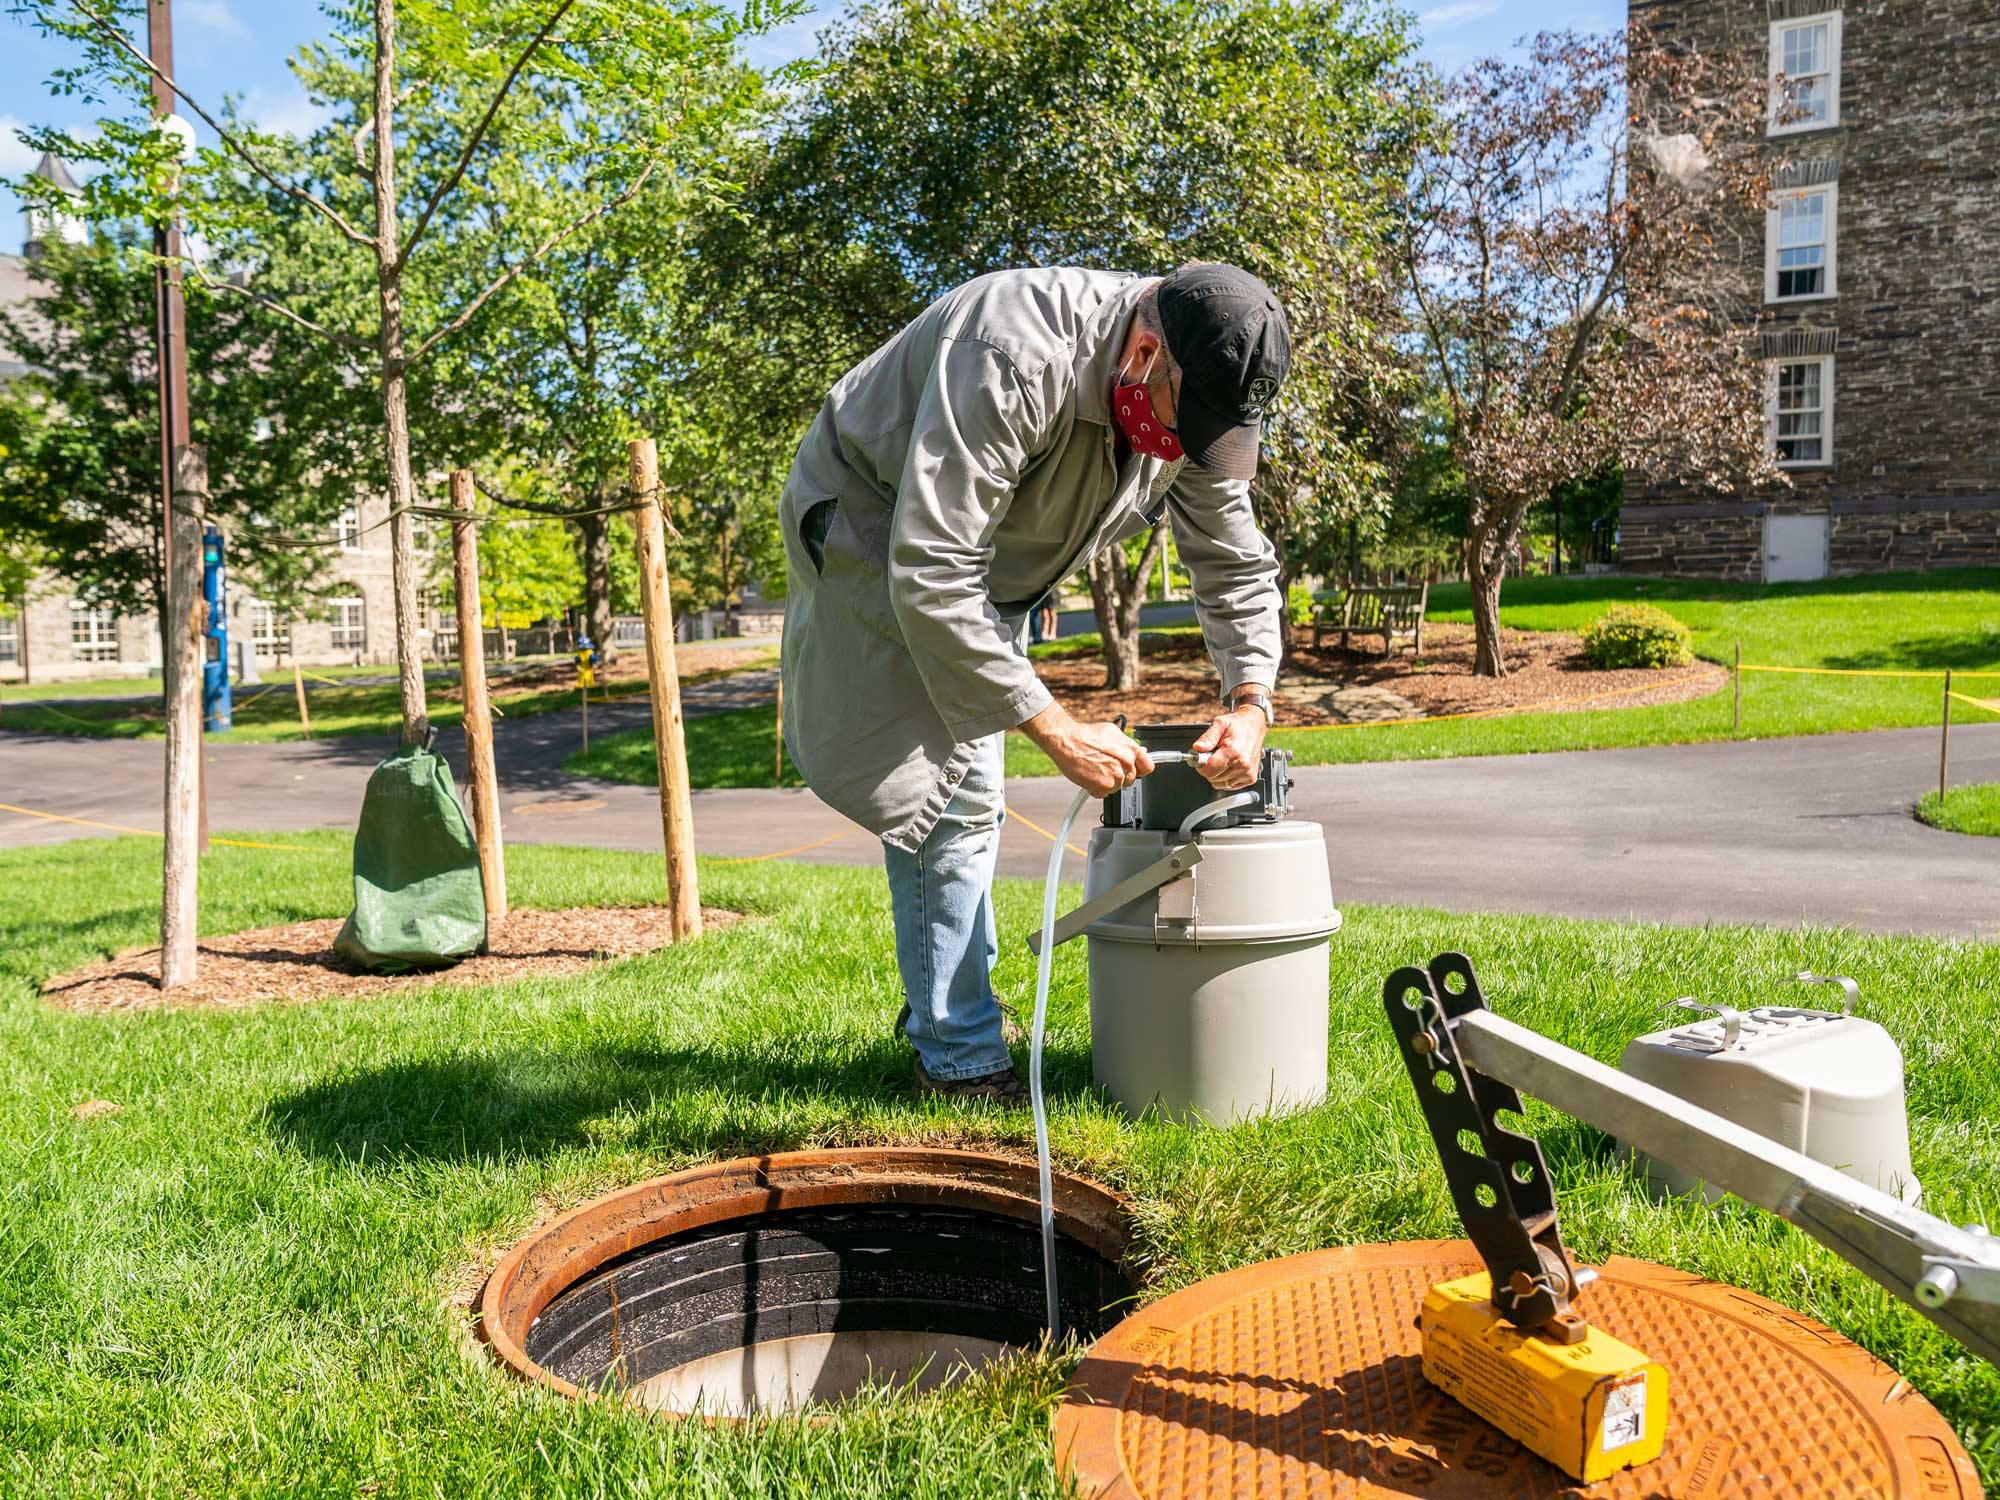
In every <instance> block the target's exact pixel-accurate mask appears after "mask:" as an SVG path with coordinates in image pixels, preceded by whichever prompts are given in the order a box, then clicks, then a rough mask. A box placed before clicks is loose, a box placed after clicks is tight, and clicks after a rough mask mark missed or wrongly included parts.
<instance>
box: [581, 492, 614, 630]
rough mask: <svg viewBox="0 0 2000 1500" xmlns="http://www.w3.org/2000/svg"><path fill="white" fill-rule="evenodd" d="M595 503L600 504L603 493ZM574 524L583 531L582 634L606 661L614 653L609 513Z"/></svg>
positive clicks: (585, 517)
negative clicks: (600, 652)
mask: <svg viewBox="0 0 2000 1500" xmlns="http://www.w3.org/2000/svg"><path fill="white" fill-rule="evenodd" d="M595 503H597V504H599V505H601V504H603V503H604V502H603V499H602V497H599V498H598V500H597V501H596V502H595ZM576 525H577V530H578V531H579V532H581V533H582V535H583V629H584V634H586V635H588V636H589V637H590V643H591V644H592V645H593V646H595V647H597V649H598V650H599V651H602V652H603V653H604V659H605V660H606V661H607V662H608V661H610V660H611V659H612V657H613V655H614V654H615V653H614V652H613V651H612V649H611V517H609V516H582V517H579V518H578V520H577V523H576Z"/></svg>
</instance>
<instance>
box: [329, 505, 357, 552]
mask: <svg viewBox="0 0 2000 1500" xmlns="http://www.w3.org/2000/svg"><path fill="white" fill-rule="evenodd" d="M333 539H334V540H335V541H337V542H339V543H340V550H341V551H343V552H359V551H360V550H361V507H360V506H358V505H343V506H342V507H341V508H340V519H339V520H337V521H335V522H334V523H333Z"/></svg>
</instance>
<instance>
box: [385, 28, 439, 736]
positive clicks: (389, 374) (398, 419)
mask: <svg viewBox="0 0 2000 1500" xmlns="http://www.w3.org/2000/svg"><path fill="white" fill-rule="evenodd" d="M395 108H396V3H395V0H375V281H376V289H377V295H378V297H379V299H380V302H381V312H382V332H381V344H382V418H383V427H384V435H385V440H386V443H387V449H388V452H387V457H388V463H389V559H390V573H391V580H392V584H393V587H394V592H395V599H396V669H397V676H398V678H399V681H400V685H401V687H402V699H403V743H404V744H405V745H420V744H422V743H424V742H425V741H426V740H427V739H428V738H429V737H430V724H431V721H430V711H429V708H428V707H427V706H426V704H425V702H424V663H423V658H422V656H421V655H420V654H419V653H418V649H417V559H416V550H417V539H416V527H415V526H414V525H413V524H412V522H411V520H410V514H409V507H410V506H411V505H413V504H414V503H415V502H416V496H417V486H416V481H415V480H414V478H412V476H411V474H410V413H409V404H408V395H407V390H406V381H407V379H408V371H407V367H406V365H405V362H404V349H403V268H402V266H401V265H400V264H399V263H398V262H399V260H400V254H399V252H398V250H397V248H396V237H397V227H396V145H395V119H394V116H395Z"/></svg>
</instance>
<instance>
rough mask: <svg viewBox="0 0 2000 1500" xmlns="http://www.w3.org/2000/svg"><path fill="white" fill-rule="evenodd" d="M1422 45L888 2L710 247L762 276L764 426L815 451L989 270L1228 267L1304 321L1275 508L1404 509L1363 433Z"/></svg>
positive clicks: (1121, 15)
mask: <svg viewBox="0 0 2000 1500" xmlns="http://www.w3.org/2000/svg"><path fill="white" fill-rule="evenodd" d="M1167 39H1171V40H1170V41H1168V40H1167ZM1163 48H1165V49H1166V50H1164V51H1163V50H1162V49H1163ZM1408 48H1409V37H1408V34H1407V32H1406V31H1405V30H1404V27H1403V24H1402V23H1401V22H1400V21H1398V20H1397V19H1396V18H1395V17H1394V16H1393V14H1392V13H1389V12H1385V11H1378V10H1375V9H1372V8H1367V7H1364V6H1360V5H1349V4H1346V3H1343V0H1248V3H1245V4H1241V5H1230V6H1213V5H1207V4H1203V3H1200V0H988V3H984V4H980V5H975V6H940V5H935V4H931V3H928V0H876V3H872V4H867V5H864V6H862V7H861V8H860V9H858V10H857V11H856V12H854V13H853V14H852V17H851V18H850V19H849V20H847V21H845V22H844V23H842V25H841V26H840V28H839V29H838V30H837V31H836V32H835V33H834V39H833V41H832V44H831V49H830V50H831V58H830V62H831V66H830V68H829V70H828V72H827V73H826V74H825V75H824V77H823V79H822V81H821V83H820V85H819V86H818V87H817V88H816V89H815V90H813V91H812V92H811V93H810V94H808V95H807V96H805V97H804V99H803V100H802V101H801V102H800V104H799V105H798V106H797V107H796V109H795V111H794V112H793V114H792V115H791V117H790V118H789V119H788V121H787V123H786V128H785V130H784V131H783V133H782V134H781V135H780V136H779V137H778V139H777V140H776V141H775V142H774V143H773V145H772V146H771V148H770V156H769V160H768V161H767V162H766V163H765V165H764V166H763V168H762V170H761V172H760V173H759V175H758V177H757V179H756V181H755V183H754V185H753V187H752V189H751V191H750V193H749V195H748V197H747V200H746V202H745V203H744V205H743V216H742V218H741V219H740V220H737V221H734V222H731V223H729V224H727V225H724V226H722V227H721V228H719V229H718V231H717V233H716V235H715V236H714V238H713V239H712V240H711V241H710V250H711V253H706V254H704V255H703V257H702V260H703V263H704V264H705V265H706V266H708V267H709V268H710V269H711V271H712V273H713V274H716V275H718V276H729V277H731V279H732V285H733V287H734V290H735V306H734V308H733V309H732V310H730V311H727V312H724V313H722V314H720V315H719V321H720V322H721V323H723V324H726V325H728V326H731V327H732V328H733V329H734V330H735V332H736V333H737V334H738V335H739V338H740V343H739V349H740V354H739V357H738V360H737V362H736V363H737V367H738V371H739V377H738V378H739V383H740V384H741V385H742V386H743V388H744V391H743V395H742V396H741V398H740V400H741V401H742V403H743V405H742V407H741V408H740V409H742V410H744V411H745V414H746V422H745V424H744V425H746V426H755V425H758V424H759V423H769V424H770V425H771V426H772V427H773V428H775V429H776V430H777V431H779V432H781V433H782V434H783V437H782V439H781V440H777V441H773V442H772V443H771V444H770V446H772V447H775V448H779V449H781V450H783V449H785V448H787V446H788V445H791V444H796V442H797V437H798V433H799V431H800V429H801V428H803V426H804V425H805V423H806V422H807V421H808V420H809V419H810V417H811V414H812V411H813V409H814V407H815V406H817V404H818V403H819V401H820V400H821V399H823V397H824V396H825V393H826V390H827V388H828V385H829V384H830V383H831V382H832V380H833V379H835V378H837V377H838V375H839V374H840V372H841V371H842V370H844V369H845V368H846V367H847V366H849V365H850V364H852V363H854V362H855V361H856V360H858V359H859V358H861V357H862V356H863V355H865V354H866V353H867V352H868V351H869V350H870V349H872V348H873V347H875V346H876V345H877V344H879V343H880V342H882V341H883V340H884V339H886V338H888V337H889V336H890V335H892V334H893V333H894V332H895V331H896V330H897V328H899V327H900V326H901V325H902V324H903V323H904V322H906V321H907V320H908V319H909V318H911V317H912V316H914V315H915V313H916V312H917V311H918V310H919V309H921V308H922V307H923V305H924V304H925V303H927V302H929V301H930V300H932V299H933V298H935V297H936V296H937V295H939V294H940V293H942V292H944V291H945V290H947V289H948V288H950V287H952V286H955V285H957V284H959V283H960V282H963V281H965V280H967V279H969V278H971V277H973V276H977V275H980V274H981V273H983V272H987V271H992V270H996V269H1000V268H1004V267H1010V266H1022V265H1053V264H1080V265H1092V266H1103V267H1110V268H1122V269H1130V270H1139V271H1156V272H1157V271H1166V270H1171V269H1172V268H1173V267H1175V266H1176V265H1179V264H1180V263H1182V262H1184V261H1188V260H1228V261H1234V262H1236V263H1238V264H1241V265H1243V266H1245V267H1247V268H1248V269H1250V270H1252V271H1254V272H1256V273H1257V274H1259V275H1261V276H1263V277H1264V278H1265V279H1266V280H1267V281H1268V282H1270V283H1271V285H1272V286H1273V287H1274V288H1275V289H1276V290H1277V291H1278V292H1279V294H1280V295H1281V296H1282V297H1283V298H1284V299H1285V301H1286V305H1287V307H1288V308H1289V309H1290V310H1291V313H1292V316H1293V318H1294V319H1295V321H1296V324H1297V328H1298V332H1299V335H1300V336H1299V337H1297V338H1295V340H1294V347H1293V370H1292V377H1291V380H1290V381H1289V382H1288V384H1287V385H1286V388H1285V392H1284V394H1283V396H1282V397H1281V398H1280V400H1279V402H1278V403H1277V404H1276V406H1275V407H1274V409H1273V411H1272V414H1271V427H1270V442H1269V445H1268V449H1267V468H1266V471H1265V472H1264V474H1263V475H1262V476H1261V477H1260V481H1259V485H1258V489H1257V503H1258V506H1259V510H1260V514H1266V515H1269V514H1272V513H1275V512H1278V511H1290V510H1292V509H1294V508H1299V509H1302V510H1303V511H1305V512H1306V513H1308V514H1309V515H1311V516H1314V517H1320V515H1321V513H1324V516H1325V517H1331V516H1333V515H1338V514H1342V513H1344V511H1345V509H1346V508H1348V507H1352V506H1355V505H1366V504H1376V503H1379V502H1380V499H1381V496H1382V493H1383V491H1384V489H1385V486H1384V485H1382V484H1381V483H1379V475H1380V465H1379V463H1378V461H1377V459H1376V457H1375V455H1374V453H1373V452H1372V450H1371V449H1370V448H1369V447H1368V445H1367V444H1366V443H1364V442H1362V441H1361V440H1360V435H1361V434H1362V433H1364V432H1365V430H1366V429H1367V427H1368V417H1369V414H1370V413H1371V412H1372V411H1373V409H1374V408H1375V406H1377V405H1378V404H1380V403H1379V401H1378V399H1377V398H1378V396H1379V391H1380V388H1381V386H1382V384H1383V382H1384V379H1385V376H1384V373H1383V372H1384V371H1385V370H1386V369H1387V368H1389V367H1391V366H1393V365H1394V363H1395V354H1394V349H1393V344H1392V334H1393V328H1392V327H1391V326H1390V324H1389V322H1388V320H1387V319H1385V318H1383V317H1381V316H1379V315H1378V313H1377V312H1376V310H1375V309H1377V308H1379V307H1383V306H1387V305H1389V300H1390V299H1389V298H1388V296H1387V295H1386V293H1387V290H1388V289H1389V288H1390V287H1392V285H1393V274H1392V273H1393V270H1394V263H1393V260H1392V259H1391V258H1390V257H1389V255H1388V251H1387V244H1388V239H1387V236H1388V231H1389V230H1390V228H1391V227H1392V224H1393V213H1392V203H1393V191H1394V190H1395V189H1396V188H1398V187H1400V184H1401V182H1402V179H1403V175H1404V171H1405V167H1406V164H1407V160H1408V151H1409V147H1410V144H1411V142H1412V140H1413V138H1414V134H1415V129H1416V123H1417V122H1416V120H1415V117H1414V113H1413V111H1412V108H1411V106H1410V104H1409V102H1408V99H1409V94H1408V91H1406V90H1401V89H1398V88H1396V87H1394V86H1393V83H1394V79H1395V74H1396V70H1397V69H1398V67H1399V66H1400V65H1401V64H1402V62H1403V60H1404V58H1405V56H1406V54H1407V51H1408ZM745 252H747V253H745ZM732 268H737V269H734V271H733V273H732ZM746 367H747V368H746ZM785 456H786V457H787V458H788V457H789V452H788V451H787V452H786V454H785ZM777 472H778V474H779V475H780V476H782V473H783V470H782V468H780V469H779V470H778V471H777ZM1325 524H1327V522H1326V520H1325V519H1323V518H1321V519H1317V522H1316V524H1315V526H1314V530H1315V531H1318V530H1321V529H1323V528H1324V525H1325ZM1116 566H1117V565H1116V563H1115V562H1111V561H1107V562H1105V563H1104V564H1103V565H1102V568H1101V570H1100V572H1101V586H1098V585H1094V587H1095V588H1096V591H1097V592H1098V594H1099V596H1100V597H1099V600H1098V602H1099V606H1100V608H1099V625H1100V628H1101V629H1102V631H1103V633H1104V639H1105V643H1106V644H1105V658H1106V668H1107V674H1108V676H1109V678H1110V680H1111V681H1112V683H1113V684H1114V685H1121V686H1122V685H1125V684H1126V683H1128V682H1133V681H1136V680H1137V678H1138V672H1139V659H1138V652H1137V637H1136V632H1135V630H1134V629H1132V628H1130V627H1128V625H1127V621H1128V620H1136V614H1135V613H1134V612H1133V611H1132V610H1131V609H1129V608H1125V607H1122V606H1120V605H1119V604H1118V603H1117V602H1116V600H1117V599H1118V598H1122V597H1123V594H1122V593H1121V590H1120V589H1119V587H1117V584H1118V580H1117V578H1115V577H1114V576H1113V575H1114V573H1115V572H1116ZM1126 581H1127V582H1128V583H1129V582H1131V579H1130V578H1129V577H1128V578H1127V580H1126ZM1134 586H1135V587H1139V586H1142V585H1134Z"/></svg>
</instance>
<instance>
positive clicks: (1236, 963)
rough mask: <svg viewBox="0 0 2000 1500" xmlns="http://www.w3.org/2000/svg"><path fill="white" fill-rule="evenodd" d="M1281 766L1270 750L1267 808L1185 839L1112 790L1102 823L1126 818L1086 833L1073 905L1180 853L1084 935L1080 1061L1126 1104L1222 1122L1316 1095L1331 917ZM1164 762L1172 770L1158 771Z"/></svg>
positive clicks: (1315, 831) (1336, 916)
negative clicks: (1085, 1043)
mask: <svg viewBox="0 0 2000 1500" xmlns="http://www.w3.org/2000/svg"><path fill="white" fill-rule="evenodd" d="M1172 727H1176V726H1156V728H1158V729H1164V728H1172ZM1140 738H1141V740H1142V741H1144V740H1146V739H1147V738H1148V734H1147V732H1146V731H1141V733H1140ZM1149 748H1161V747H1159V746H1154V745H1149ZM1274 757H1275V760H1274ZM1285 760H1286V758H1285V756H1284V754H1283V752H1279V751H1273V752H1267V755H1266V762H1265V767H1264V775H1263V778H1262V779H1261V780H1260V783H1259V785H1260V787H1261V788H1263V789H1265V791H1266V795H1267V797H1268V796H1271V795H1275V796H1276V797H1277V798H1278V799H1279V800H1278V801H1277V803H1276V805H1275V806H1274V805H1273V804H1272V803H1271V802H1270V801H1268V800H1267V801H1266V802H1264V804H1263V805H1262V806H1261V807H1255V808H1251V809H1246V810H1239V811H1237V812H1235V813H1232V814H1230V815H1227V817H1226V822H1223V821H1222V820H1218V821H1219V823H1220V824H1221V826H1211V827H1207V828H1205V829H1202V830H1197V831H1196V832H1195V833H1194V834H1193V836H1192V838H1191V839H1186V840H1184V839H1182V838H1181V837H1180V835H1179V833H1178V831H1177V829H1178V825H1177V824H1176V825H1175V826H1174V827H1146V826H1143V825H1144V823H1145V822H1147V821H1154V820H1153V819H1148V818H1146V817H1145V816H1144V811H1143V809H1139V808H1135V807H1132V806H1130V805H1121V804H1119V803H1117V801H1116V799H1114V800H1113V801H1112V802H1111V803H1108V804H1107V806H1106V814H1107V817H1113V816H1123V817H1130V818H1132V819H1133V823H1131V824H1127V825H1124V826H1115V827H1099V828H1096V829H1094V830H1093V831H1092V832H1091V836H1090V846H1089V849H1088V851H1087V855H1088V858H1087V863H1086V867H1085V872H1084V901H1085V904H1086V905H1088V904H1089V902H1090V901H1091V900H1092V899H1094V898H1096V897H1098V896H1101V895H1103V894H1104V893H1106V892H1108V891H1111V890H1112V889H1113V888H1114V887H1116V886H1117V885H1118V884H1119V883H1120V882H1121V881H1125V880H1128V879H1132V878H1134V877H1141V876H1144V875H1145V874H1146V872H1147V871H1149V870H1153V871H1155V872H1156V873H1157V872H1158V869H1159V866H1160V862H1162V861H1167V862H1168V863H1169V865H1170V866H1171V864H1172V861H1173V860H1174V858H1175V852H1176V851H1177V850H1178V851H1181V853H1180V855H1179V858H1180V860H1181V861H1182V862H1183V863H1184V864H1185V865H1186V868H1184V869H1181V870H1178V871H1175V872H1171V877H1170V878H1168V879H1165V880H1164V881H1161V882H1160V883H1158V884H1156V885H1154V886H1153V887H1152V888H1151V889H1150V890H1145V891H1142V892H1140V893H1139V894H1138V895H1137V896H1136V897H1135V898H1134V899H1132V900H1129V901H1127V902H1125V903H1124V904H1123V905H1120V906H1118V907H1117V908H1116V909H1114V910H1111V911H1109V912H1107V913H1105V914H1104V915H1102V916H1100V917H1098V918H1097V919H1096V920H1094V921H1091V922H1090V924H1089V925H1088V926H1086V927H1085V928H1084V929H1083V931H1084V934H1085V935H1086V937H1087V938H1088V939H1089V949H1090V1035H1091V1048H1090V1054H1091V1071H1092V1075H1093V1077H1094V1078H1095V1079H1096V1082H1097V1083H1098V1085H1099V1086H1100V1087H1101V1088H1103V1089H1104V1090H1105V1091H1106V1092H1107V1093H1108V1094H1109V1095H1110V1096H1111V1097H1112V1098H1113V1099H1114V1100H1116V1101H1117V1102H1118V1104H1119V1105H1120V1106H1122V1107H1123V1108H1124V1109H1125V1110H1126V1111H1127V1112H1128V1113H1131V1114H1134V1115H1137V1114H1141V1113H1144V1112H1145V1111H1146V1110H1148V1109H1152V1108H1157V1109H1159V1110H1160V1111H1161V1112H1163V1113H1165V1114H1167V1115H1170V1116H1172V1117H1174V1118H1176V1119H1182V1120H1194V1119H1200V1120H1206V1121H1209V1122H1211V1123H1215V1124H1227V1123H1229V1122H1231V1121H1234V1120H1243V1119H1248V1118H1251V1117H1254V1116H1257V1115H1262V1114H1270V1113H1282V1112H1285V1111H1288V1110H1293V1109H1302V1108H1305V1107H1307V1106H1309V1105H1313V1104H1317V1103H1319V1102H1320V1101H1321V1100H1322V1099H1324V1098H1325V1097H1326V1074H1327V1023H1328V1007H1327V983H1328V965H1329V951H1330V941H1331V938H1332V935H1333V934H1334V933H1335V932H1337V931H1338V930H1339V928H1340V920H1341V919H1340V913H1339V912H1338V911H1337V910H1335V909H1334V905H1333V889H1332V882H1331V880H1330V879H1329V876H1328V873H1327V856H1326V836H1325V834H1324V832H1323V831H1322V830H1321V828H1320V826H1319V825H1318V824H1317V823H1308V822H1302V821H1301V822H1294V821H1290V820H1288V819H1286V818H1285V817H1284V816H1283V813H1284V810H1285V809H1284V805H1283V800H1282V799H1283V796H1284V792H1285V789H1286V788H1287V786H1288V781H1287V777H1286V765H1285ZM1169 769H1179V768H1171V767H1162V769H1161V771H1159V772H1156V773H1155V776H1163V775H1164V774H1165V772H1166V771H1167V770H1169ZM1189 774H1192V773H1189ZM1153 780H1154V777H1148V778H1146V780H1145V781H1142V782H1141V783H1140V785H1141V786H1142V787H1144V786H1145V785H1146V783H1147V782H1151V781H1153ZM1168 785H1169V783H1164V782H1163V783H1162V784H1161V790H1162V791H1166V790H1167V789H1168ZM1204 785H1205V784H1204ZM1209 795H1210V796H1211V797H1213V796H1214V795H1215V794H1214V793H1213V792H1210V793H1209ZM1179 800H1181V799H1179V798H1177V799H1176V801H1175V811H1179V805H1178V804H1179ZM1183 815H1184V814H1183ZM1190 851H1198V854H1196V855H1195V857H1194V858H1192V859H1189V857H1188V855H1189V852H1190Z"/></svg>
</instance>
